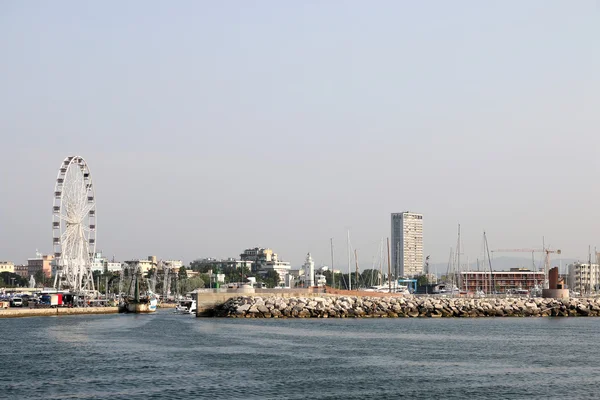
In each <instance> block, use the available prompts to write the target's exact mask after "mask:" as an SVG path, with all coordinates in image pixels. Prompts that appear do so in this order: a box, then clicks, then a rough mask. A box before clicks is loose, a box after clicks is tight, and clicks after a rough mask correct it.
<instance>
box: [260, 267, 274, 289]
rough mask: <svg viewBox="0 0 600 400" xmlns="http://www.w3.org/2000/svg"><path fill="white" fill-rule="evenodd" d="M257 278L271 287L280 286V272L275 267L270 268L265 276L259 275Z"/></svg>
mask: <svg viewBox="0 0 600 400" xmlns="http://www.w3.org/2000/svg"><path fill="white" fill-rule="evenodd" d="M256 280H257V281H258V282H263V283H264V284H265V285H267V287H269V288H273V287H275V286H279V274H278V273H277V271H275V270H273V269H270V270H268V271H267V273H266V274H265V275H264V276H260V277H257V279H256Z"/></svg>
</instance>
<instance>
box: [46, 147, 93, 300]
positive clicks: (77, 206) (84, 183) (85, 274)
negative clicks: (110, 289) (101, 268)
mask: <svg viewBox="0 0 600 400" xmlns="http://www.w3.org/2000/svg"><path fill="white" fill-rule="evenodd" d="M52 244H53V246H54V257H55V262H56V267H57V271H56V275H55V278H54V287H55V288H56V289H70V290H71V291H75V292H81V291H86V290H94V280H93V278H92V260H93V257H94V254H95V252H96V196H95V195H94V186H93V184H92V175H91V174H90V169H89V168H88V165H87V163H86V162H85V160H84V159H83V158H82V157H79V156H71V157H67V158H65V159H64V161H63V162H62V164H61V166H60V169H59V170H58V176H57V177H56V185H55V187H54V201H53V207H52Z"/></svg>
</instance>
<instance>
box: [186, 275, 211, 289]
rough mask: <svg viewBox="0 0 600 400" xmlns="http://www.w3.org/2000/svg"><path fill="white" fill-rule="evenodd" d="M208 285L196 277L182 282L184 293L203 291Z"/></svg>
mask: <svg viewBox="0 0 600 400" xmlns="http://www.w3.org/2000/svg"><path fill="white" fill-rule="evenodd" d="M205 286H206V283H205V282H204V280H203V279H202V278H201V277H200V276H194V277H192V278H189V279H186V280H185V281H184V282H182V288H183V292H191V291H192V290H196V289H202V288H204V287H205Z"/></svg>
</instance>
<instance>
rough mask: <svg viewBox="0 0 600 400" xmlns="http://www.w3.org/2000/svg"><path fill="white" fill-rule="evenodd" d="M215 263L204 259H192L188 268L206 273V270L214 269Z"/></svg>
mask: <svg viewBox="0 0 600 400" xmlns="http://www.w3.org/2000/svg"><path fill="white" fill-rule="evenodd" d="M216 267H217V266H216V264H215V263H213V262H207V261H204V260H194V261H192V262H191V263H190V269H191V270H192V271H198V272H200V273H203V274H205V273H207V272H208V271H211V270H215V269H216Z"/></svg>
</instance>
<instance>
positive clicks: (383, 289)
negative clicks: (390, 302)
mask: <svg viewBox="0 0 600 400" xmlns="http://www.w3.org/2000/svg"><path fill="white" fill-rule="evenodd" d="M390 286H391V288H392V291H391V292H390ZM363 291H365V292H377V293H398V294H410V292H409V291H408V286H405V285H396V284H395V282H392V283H391V285H390V284H389V283H388V284H384V285H376V286H370V287H368V288H367V289H363Z"/></svg>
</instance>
